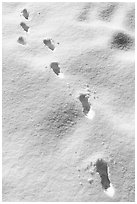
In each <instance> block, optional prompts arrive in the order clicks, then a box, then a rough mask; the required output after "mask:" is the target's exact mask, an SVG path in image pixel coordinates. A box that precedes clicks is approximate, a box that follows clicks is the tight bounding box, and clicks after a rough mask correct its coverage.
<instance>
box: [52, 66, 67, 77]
mask: <svg viewBox="0 0 137 204" xmlns="http://www.w3.org/2000/svg"><path fill="white" fill-rule="evenodd" d="M50 67H51V68H52V69H53V72H54V73H55V74H56V75H57V76H58V77H59V78H64V74H63V73H61V72H60V67H59V63H58V62H52V63H51V64H50Z"/></svg>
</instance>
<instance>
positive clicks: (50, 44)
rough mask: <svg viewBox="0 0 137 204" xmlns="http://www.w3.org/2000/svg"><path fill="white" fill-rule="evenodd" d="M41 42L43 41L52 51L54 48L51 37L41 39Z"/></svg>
mask: <svg viewBox="0 0 137 204" xmlns="http://www.w3.org/2000/svg"><path fill="white" fill-rule="evenodd" d="M43 43H44V44H45V45H46V46H47V47H48V48H49V49H51V50H52V51H53V50H54V49H55V46H54V45H53V43H52V40H51V39H45V40H43Z"/></svg>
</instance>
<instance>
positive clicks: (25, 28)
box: [20, 22, 29, 32]
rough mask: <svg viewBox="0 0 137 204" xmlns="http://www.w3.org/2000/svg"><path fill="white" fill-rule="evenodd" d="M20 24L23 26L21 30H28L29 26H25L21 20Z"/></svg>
mask: <svg viewBox="0 0 137 204" xmlns="http://www.w3.org/2000/svg"><path fill="white" fill-rule="evenodd" d="M20 26H21V27H22V28H23V30H25V31H26V32H28V30H29V26H27V25H26V24H25V23H23V22H21V23H20Z"/></svg>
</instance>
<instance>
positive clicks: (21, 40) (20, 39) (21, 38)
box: [17, 37, 26, 45]
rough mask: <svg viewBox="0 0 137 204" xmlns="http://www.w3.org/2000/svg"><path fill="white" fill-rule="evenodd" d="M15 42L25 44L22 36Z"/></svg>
mask: <svg viewBox="0 0 137 204" xmlns="http://www.w3.org/2000/svg"><path fill="white" fill-rule="evenodd" d="M17 42H18V43H20V44H21V45H26V41H25V40H24V38H23V37H19V38H18V40H17Z"/></svg>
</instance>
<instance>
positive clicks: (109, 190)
mask: <svg viewBox="0 0 137 204" xmlns="http://www.w3.org/2000/svg"><path fill="white" fill-rule="evenodd" d="M90 7H91V4H89V3H88V4H86V6H85V7H84V10H83V11H82V12H81V14H80V16H79V18H78V20H79V21H85V20H87V15H88V13H89V10H90ZM115 9H116V5H112V4H110V5H109V6H108V7H107V8H105V9H104V10H103V11H102V12H101V13H100V17H101V18H102V19H103V20H108V18H109V19H110V17H111V16H112V14H113V12H114V11H115ZM21 13H22V15H23V16H24V18H25V20H29V12H28V11H27V9H23V11H22V12H21ZM20 26H21V27H22V29H23V30H24V31H25V32H26V33H28V31H29V26H28V25H27V24H26V23H24V22H21V23H20ZM17 42H18V43H19V44H22V45H26V43H27V42H26V40H25V39H24V38H23V37H22V36H21V37H19V38H18V40H17ZM43 44H44V45H45V47H47V48H48V49H49V50H51V51H54V50H55V44H54V42H53V40H52V39H49V38H47V39H44V40H43ZM58 44H59V43H58ZM110 44H111V48H112V49H119V50H125V51H127V50H128V49H130V48H132V46H133V44H134V40H133V39H132V37H131V36H130V35H128V34H126V33H124V32H118V31H117V32H115V33H114V34H113V35H112V39H111V42H110ZM50 68H51V69H52V70H53V72H54V73H55V75H56V76H57V77H59V78H64V74H63V73H62V72H61V68H60V64H59V63H58V62H52V63H51V64H50ZM67 84H68V83H67ZM95 95H96V91H94V99H95V98H96V96H95ZM78 99H79V101H80V103H81V106H82V111H83V114H84V115H85V117H87V118H88V119H91V120H92V119H93V118H94V116H95V112H94V111H93V109H92V106H91V102H90V101H89V99H90V91H89V90H88V91H87V92H86V93H80V94H79V96H78ZM94 167H95V168H96V172H97V173H98V174H99V176H100V179H101V185H102V188H103V189H104V192H105V193H106V194H107V195H108V196H110V197H113V196H114V194H115V190H114V188H113V186H112V184H111V182H110V178H109V168H108V165H107V162H106V161H105V160H103V159H98V160H97V161H96V162H95V164H94ZM90 172H91V175H92V176H93V174H94V171H93V170H91V171H90ZM88 182H89V183H90V184H92V183H93V178H92V177H91V178H89V179H88ZM80 185H82V183H81V182H80Z"/></svg>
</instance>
